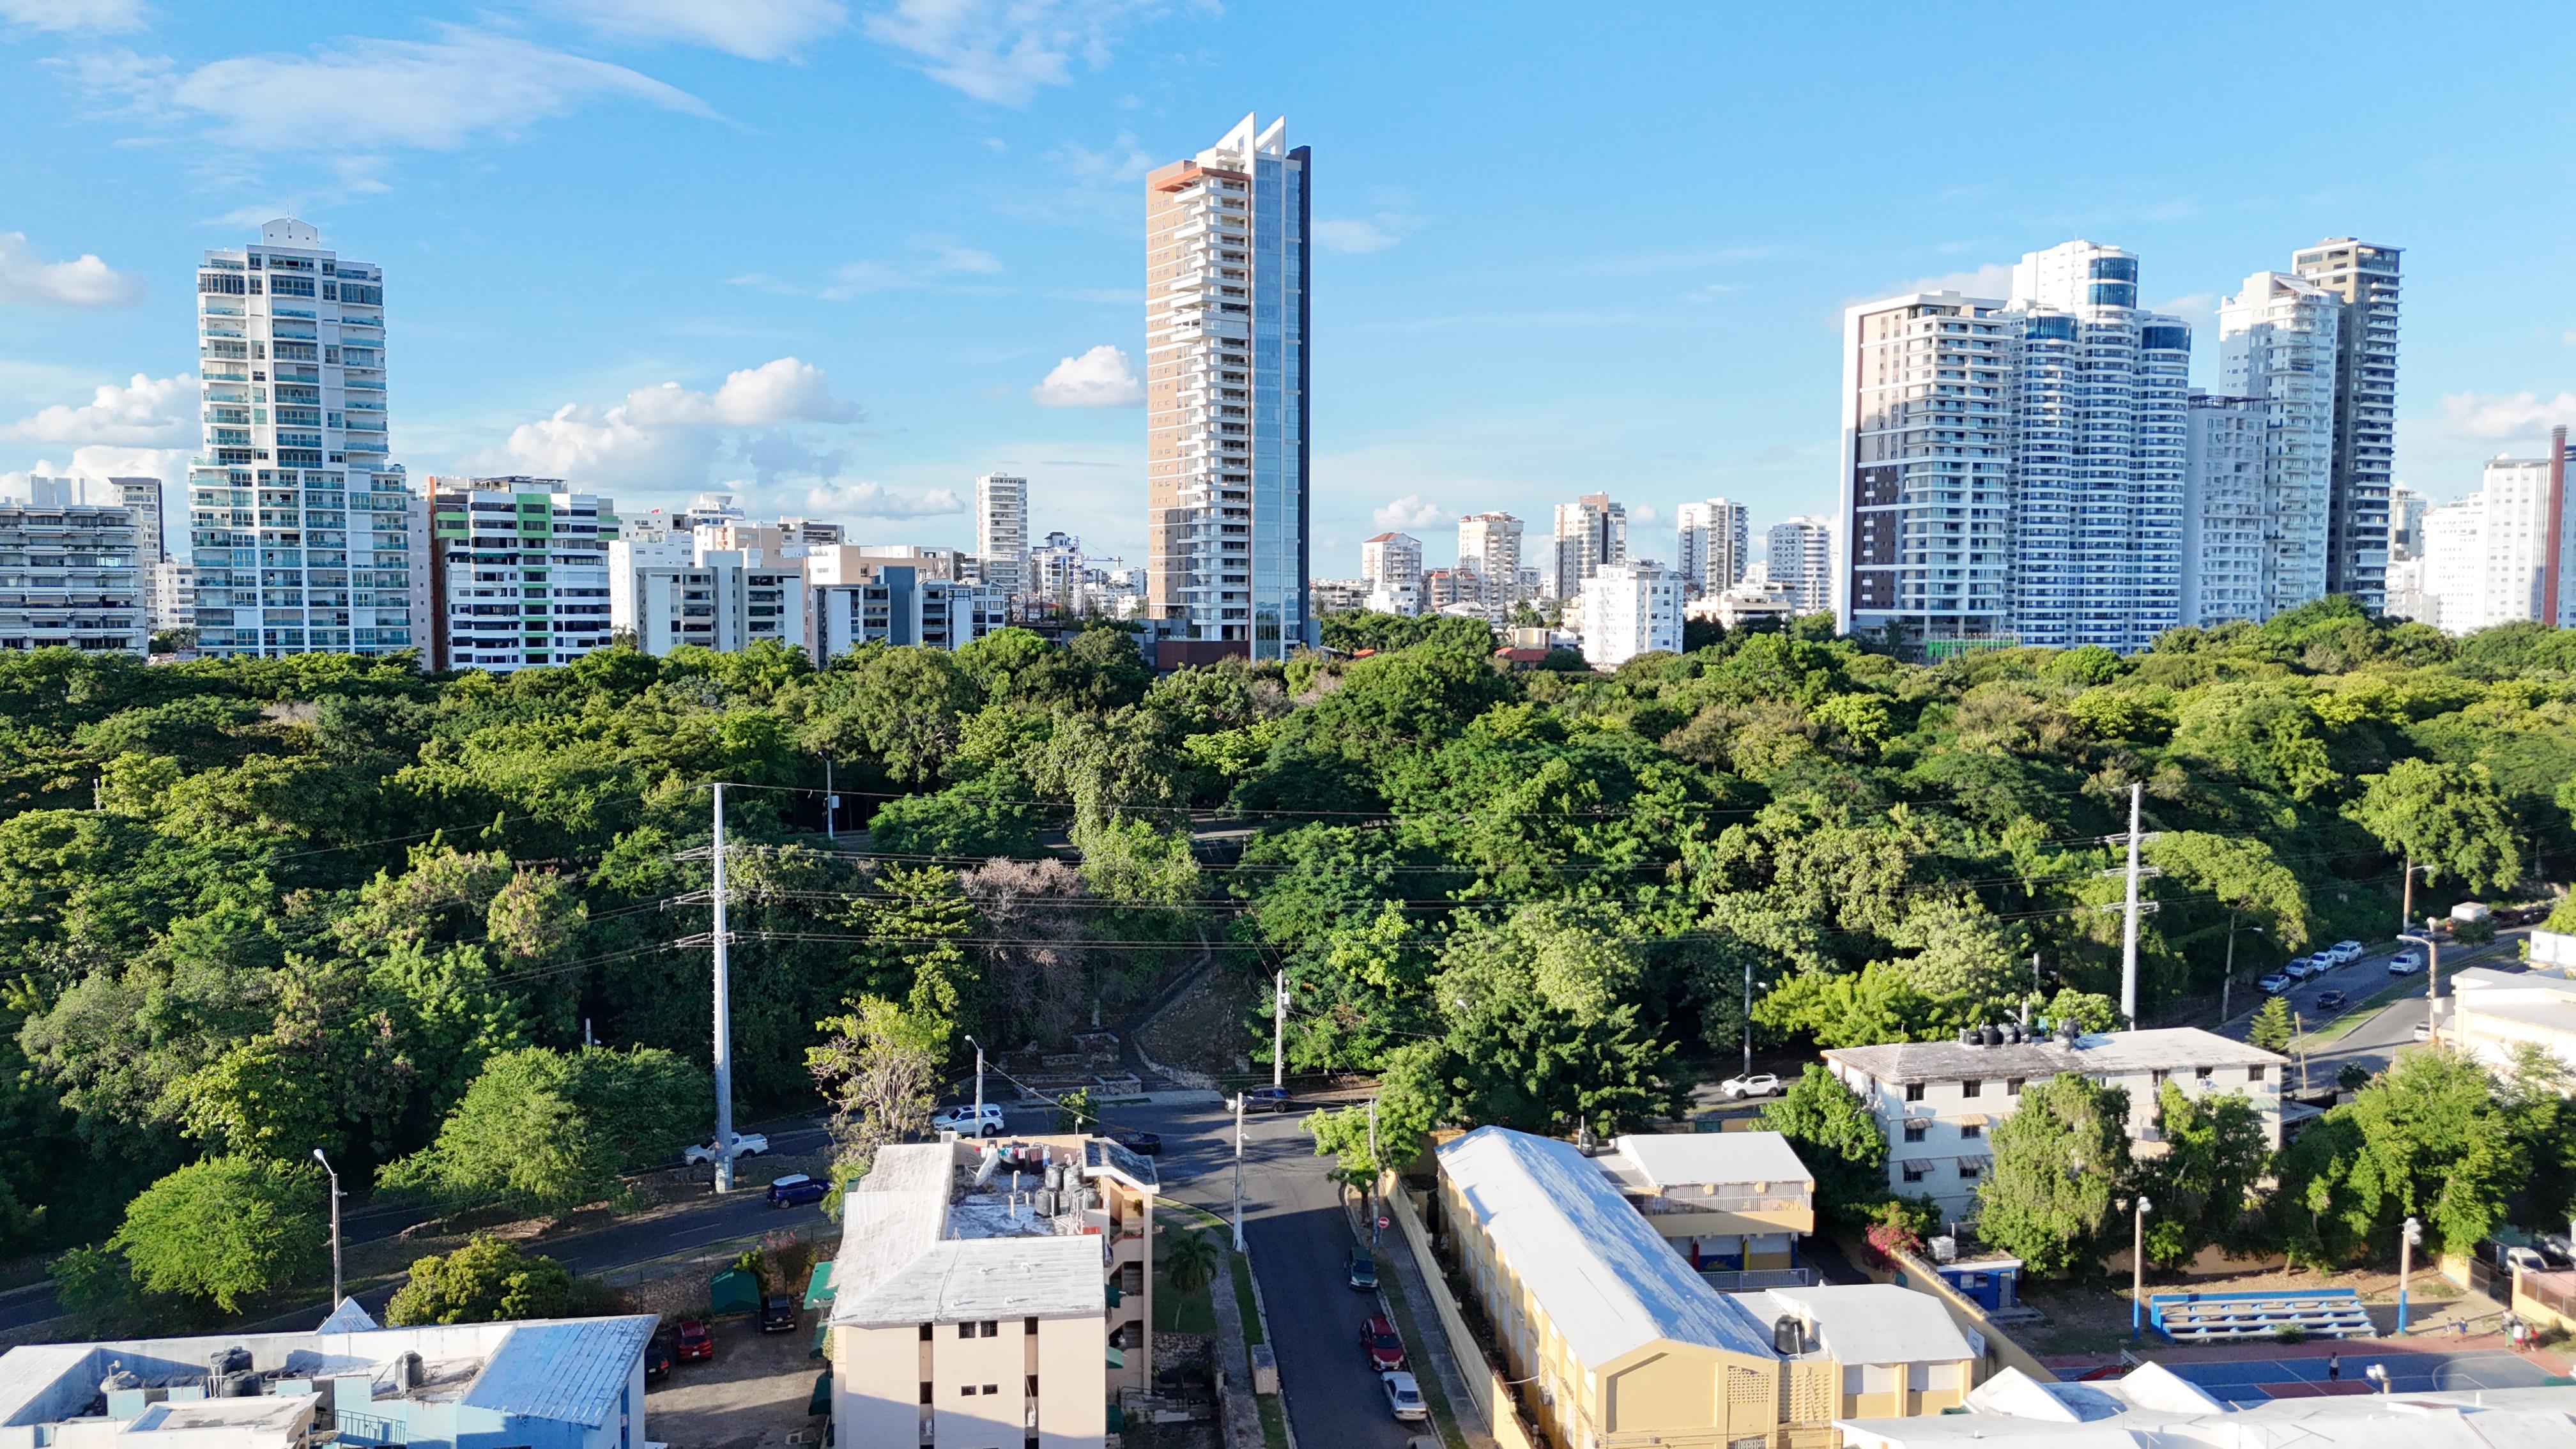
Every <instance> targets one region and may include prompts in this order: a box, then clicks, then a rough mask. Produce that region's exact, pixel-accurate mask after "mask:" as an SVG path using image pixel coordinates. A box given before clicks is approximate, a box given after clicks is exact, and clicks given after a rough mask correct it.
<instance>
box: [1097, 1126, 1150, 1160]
mask: <svg viewBox="0 0 2576 1449" xmlns="http://www.w3.org/2000/svg"><path fill="white" fill-rule="evenodd" d="M1109 1140H1110V1141H1112V1142H1115V1143H1117V1144H1118V1145H1119V1146H1121V1147H1124V1148H1126V1149H1127V1150H1128V1151H1130V1152H1133V1153H1137V1154H1139V1155H1141V1156H1145V1157H1152V1156H1155V1155H1157V1154H1159V1153H1160V1152H1161V1151H1162V1150H1163V1138H1162V1134H1160V1133H1157V1132H1139V1131H1137V1130H1136V1129H1135V1128H1133V1127H1112V1128H1110V1129H1109Z"/></svg>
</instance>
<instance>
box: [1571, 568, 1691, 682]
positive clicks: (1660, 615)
mask: <svg viewBox="0 0 2576 1449" xmlns="http://www.w3.org/2000/svg"><path fill="white" fill-rule="evenodd" d="M1582 600H1583V662H1584V663H1586V664H1589V665H1591V666H1592V667H1593V668H1595V669H1616V668H1618V667H1619V666H1620V665H1622V664H1625V663H1627V662H1628V661H1629V660H1631V659H1634V658H1636V657H1637V656H1638V655H1640V654H1651V653H1653V652H1655V651H1657V650H1663V651H1665V652H1668V653H1673V654H1678V653H1680V652H1681V648H1682V580H1681V577H1680V575H1678V574H1673V573H1669V572H1666V571H1665V570H1664V568H1663V567H1662V566H1661V565H1659V564H1655V563H1651V562H1643V561H1640V562H1633V563H1631V562H1619V563H1606V564H1603V565H1601V566H1600V567H1599V568H1597V569H1594V570H1593V571H1592V576H1591V577H1590V578H1587V579H1585V580H1584V581H1583V593H1582Z"/></svg>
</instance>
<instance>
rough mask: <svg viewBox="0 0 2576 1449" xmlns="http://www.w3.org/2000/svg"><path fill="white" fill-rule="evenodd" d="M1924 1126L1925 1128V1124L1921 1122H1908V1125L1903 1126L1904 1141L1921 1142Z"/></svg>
mask: <svg viewBox="0 0 2576 1449" xmlns="http://www.w3.org/2000/svg"><path fill="white" fill-rule="evenodd" d="M1926 1126H1927V1124H1925V1123H1922V1122H1908V1123H1906V1124H1905V1140H1906V1141H1908V1142H1920V1141H1922V1140H1923V1134H1924V1132H1925V1130H1926Z"/></svg>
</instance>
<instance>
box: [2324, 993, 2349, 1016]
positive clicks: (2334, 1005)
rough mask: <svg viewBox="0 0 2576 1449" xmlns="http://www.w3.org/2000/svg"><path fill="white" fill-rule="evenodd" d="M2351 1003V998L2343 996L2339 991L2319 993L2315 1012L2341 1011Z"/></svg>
mask: <svg viewBox="0 0 2576 1449" xmlns="http://www.w3.org/2000/svg"><path fill="white" fill-rule="evenodd" d="M2351 1003H2352V998H2351V997H2349V996H2346V995H2344V994H2343V993H2342V992H2340V991H2320V992H2318V993H2317V1010H2319V1011H2341V1010H2343V1009H2344V1008H2345V1007H2346V1006H2348V1005H2350V1004H2351Z"/></svg>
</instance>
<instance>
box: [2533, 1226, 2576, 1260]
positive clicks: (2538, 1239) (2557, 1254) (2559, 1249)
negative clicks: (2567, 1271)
mask: <svg viewBox="0 0 2576 1449" xmlns="http://www.w3.org/2000/svg"><path fill="white" fill-rule="evenodd" d="M2531 1245H2532V1246H2533V1247H2535V1248H2538V1249H2539V1250H2540V1256H2542V1257H2544V1258H2547V1259H2548V1260H2549V1266H2551V1267H2553V1268H2568V1267H2576V1242H2571V1241H2569V1239H2568V1237H2567V1235H2566V1234H2565V1233H2534V1234H2532V1235H2531Z"/></svg>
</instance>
